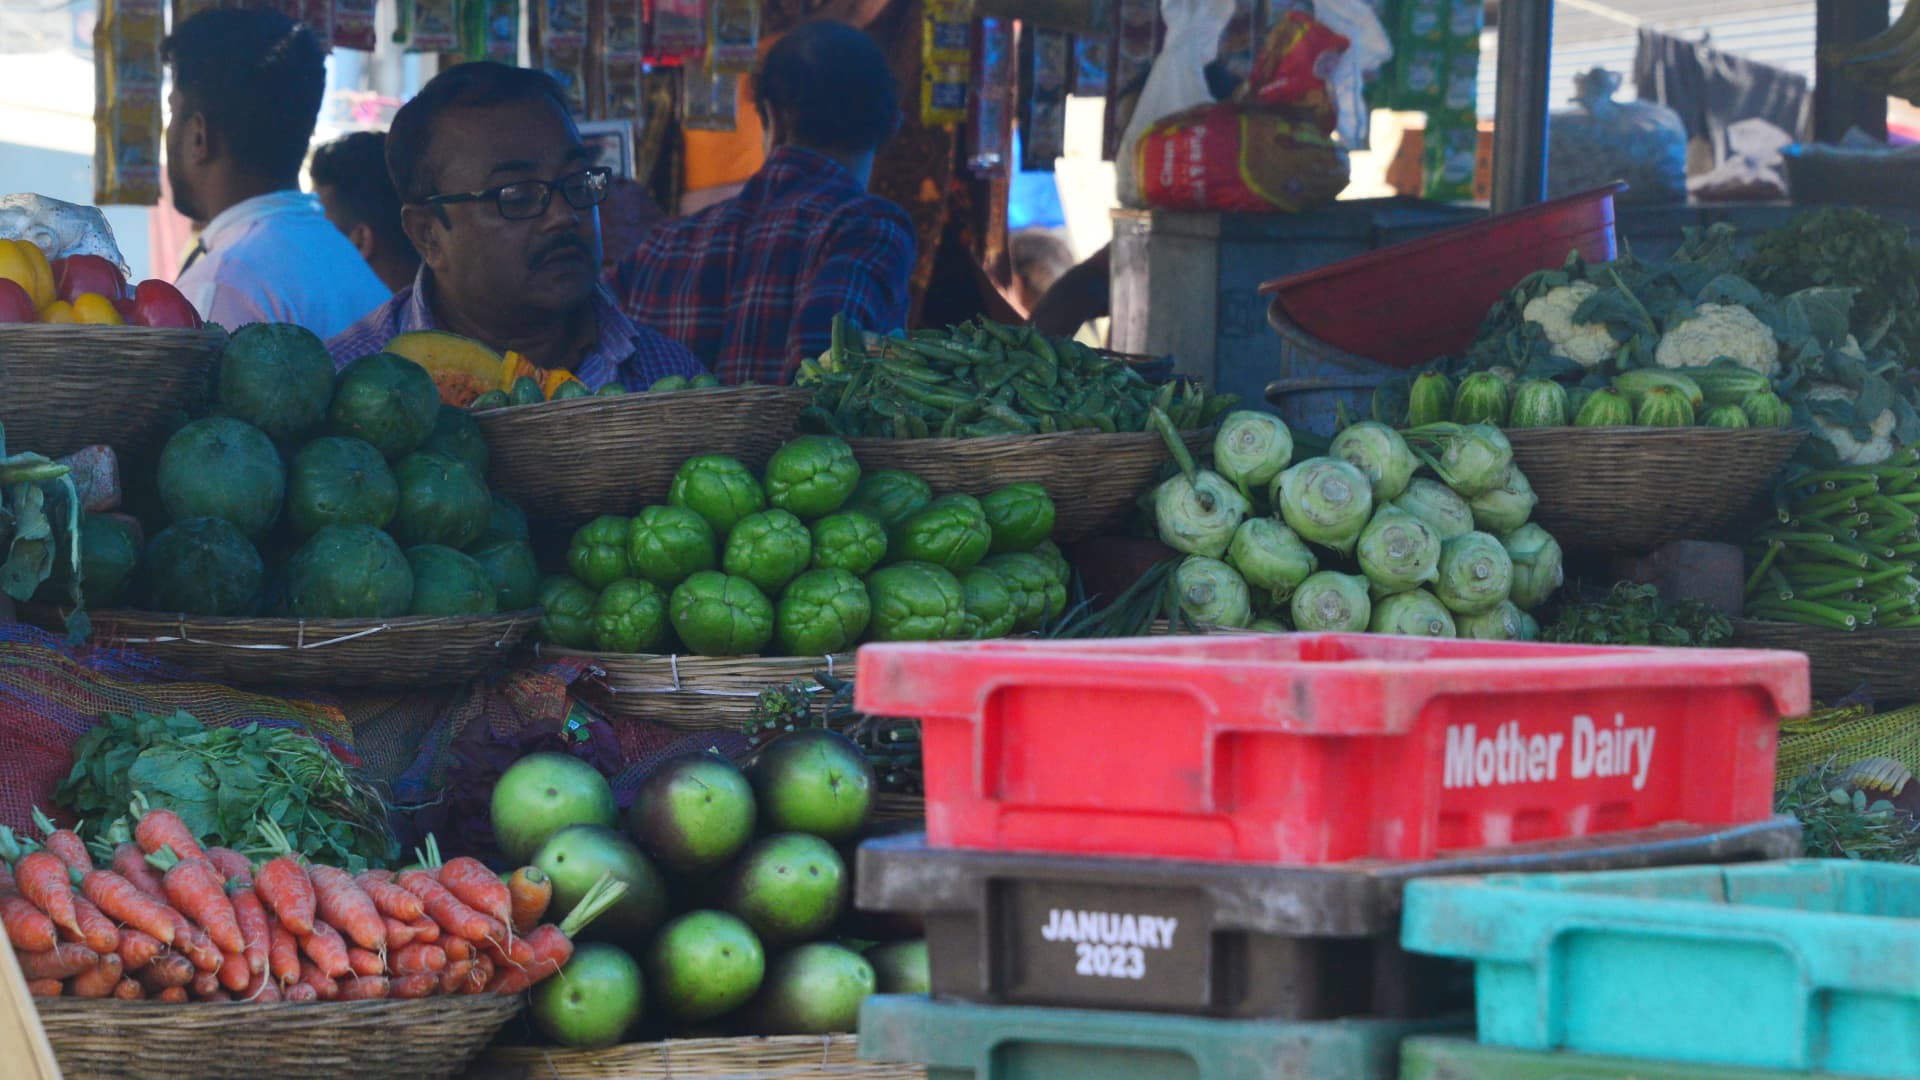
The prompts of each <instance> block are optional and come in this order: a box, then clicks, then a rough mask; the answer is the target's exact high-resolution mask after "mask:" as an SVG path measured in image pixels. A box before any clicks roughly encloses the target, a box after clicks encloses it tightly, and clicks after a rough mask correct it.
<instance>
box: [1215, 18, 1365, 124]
mask: <svg viewBox="0 0 1920 1080" xmlns="http://www.w3.org/2000/svg"><path fill="white" fill-rule="evenodd" d="M1349 44H1350V43H1349V42H1348V41H1347V39H1346V38H1345V37H1344V36H1343V35H1341V34H1339V33H1337V32H1336V31H1334V30H1333V28H1331V27H1329V26H1327V25H1326V24H1325V23H1322V22H1320V21H1319V20H1318V19H1315V18H1313V17H1312V16H1310V15H1308V14H1306V13H1305V12H1300V11H1291V12H1288V13H1287V15H1286V17H1285V18H1283V19H1281V20H1280V21H1279V22H1276V23H1274V25H1273V28H1272V29H1270V30H1268V31H1267V36H1266V40H1265V41H1263V42H1261V44H1260V51H1259V52H1258V53H1257V54H1255V56H1254V60H1253V69H1252V70H1251V71H1249V72H1248V73H1247V80H1246V81H1245V82H1243V83H1241V84H1240V88H1239V90H1237V91H1236V92H1235V93H1234V100H1235V101H1240V102H1246V103H1249V104H1255V105H1273V106H1280V107H1284V108H1288V109H1291V110H1292V111H1294V112H1295V113H1298V114H1299V115H1300V116H1302V117H1303V118H1306V119H1311V120H1313V121H1314V123H1315V124H1316V125H1317V126H1318V127H1319V128H1320V130H1321V131H1323V132H1325V133H1327V134H1329V135H1331V134H1332V133H1333V130H1334V128H1335V126H1336V122H1337V121H1338V119H1339V108H1338V106H1336V105H1335V104H1334V100H1333V88H1332V86H1330V85H1329V84H1328V82H1327V78H1328V76H1329V75H1330V74H1331V73H1332V72H1333V70H1334V69H1335V68H1336V67H1337V66H1338V65H1339V64H1340V62H1341V58H1342V55H1343V54H1344V53H1345V52H1346V51H1347V47H1348V45H1349Z"/></svg>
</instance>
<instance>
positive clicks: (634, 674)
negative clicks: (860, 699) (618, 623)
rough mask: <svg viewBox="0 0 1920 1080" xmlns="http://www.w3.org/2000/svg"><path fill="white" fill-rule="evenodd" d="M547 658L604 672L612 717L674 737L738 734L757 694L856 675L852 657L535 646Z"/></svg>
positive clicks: (606, 708)
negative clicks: (581, 662) (822, 676)
mask: <svg viewBox="0 0 1920 1080" xmlns="http://www.w3.org/2000/svg"><path fill="white" fill-rule="evenodd" d="M536 648H537V651H538V652H539V653H540V654H541V655H543V656H571V657H579V658H582V659H585V660H587V661H588V662H590V663H591V664H592V665H593V666H594V667H595V668H596V669H598V670H599V671H600V672H601V673H602V678H601V680H600V681H601V683H602V684H603V685H604V686H605V688H606V699H605V701H604V702H602V703H600V704H601V706H602V708H603V710H604V711H605V712H606V713H607V715H609V716H612V717H616V718H619V719H622V720H644V721H646V722H648V723H652V724H659V725H660V726H661V727H665V728H671V729H672V730H674V731H685V732H699V731H713V730H716V729H724V730H727V731H740V730H741V729H742V728H743V727H744V726H745V725H746V723H747V720H748V719H749V718H750V717H752V715H753V709H754V705H755V704H756V703H757V701H758V699H759V696H760V691H762V690H765V689H766V688H767V687H769V686H777V685H779V684H781V683H790V682H796V681H798V680H801V679H808V680H811V679H812V678H813V676H814V675H815V674H816V673H818V672H826V673H827V674H830V675H838V676H840V677H842V678H849V679H850V678H852V677H853V654H852V653H839V654H836V655H833V656H658V655H653V654H646V653H599V652H582V651H578V650H574V649H562V648H558V647H556V646H553V645H540V646H537V647H536Z"/></svg>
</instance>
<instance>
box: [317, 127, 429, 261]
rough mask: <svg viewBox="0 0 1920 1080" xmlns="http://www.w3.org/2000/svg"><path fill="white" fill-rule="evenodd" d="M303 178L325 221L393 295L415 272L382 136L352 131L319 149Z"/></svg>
mask: <svg viewBox="0 0 1920 1080" xmlns="http://www.w3.org/2000/svg"><path fill="white" fill-rule="evenodd" d="M307 178H308V179H309V180H310V181H312V183H313V193H314V195H315V196H316V197H317V198H318V199H319V200H320V207H321V209H323V210H324V211H326V215H327V220H328V221H331V222H333V226H334V228H336V229H339V230H340V232H341V233H342V234H343V235H345V236H346V238H347V239H348V240H350V241H352V242H353V248H354V250H355V251H358V252H359V253H360V257H361V258H363V259H365V260H367V266H368V267H369V268H370V269H372V270H373V272H374V274H375V275H376V276H378V277H379V278H380V280H381V282H382V283H384V284H385V285H386V287H387V291H389V292H399V291H400V290H401V289H404V288H406V287H407V286H408V285H410V284H412V282H413V275H414V274H416V273H418V272H419V270H420V253H419V252H417V251H415V250H413V241H411V240H409V239H407V230H406V229H404V228H402V227H401V225H400V194H399V193H398V192H396V191H394V190H393V179H392V178H391V177H389V176H388V175H387V133H386V132H384V131H356V132H354V133H353V134H351V135H345V136H342V137H340V138H338V139H335V140H333V141H332V142H330V143H327V144H326V145H324V146H322V147H320V148H319V149H317V150H315V151H314V152H313V160H312V161H310V162H308V163H307Z"/></svg>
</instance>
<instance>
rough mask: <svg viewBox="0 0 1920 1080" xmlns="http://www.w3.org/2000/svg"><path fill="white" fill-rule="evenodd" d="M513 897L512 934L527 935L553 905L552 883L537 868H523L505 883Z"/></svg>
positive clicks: (516, 871)
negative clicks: (548, 907)
mask: <svg viewBox="0 0 1920 1080" xmlns="http://www.w3.org/2000/svg"><path fill="white" fill-rule="evenodd" d="M507 892H508V893H510V894H511V895H512V896H513V932H514V933H516V934H528V933H532V932H533V928H534V927H536V926H539V925H540V920H541V919H543V918H545V917H546V914H547V905H549V904H551V903H553V881H552V879H550V878H548V877H547V875H546V874H545V873H544V872H543V871H541V869H540V868H539V867H537V866H523V867H521V868H520V869H518V870H515V871H514V872H513V877H512V879H510V880H509V881H508V882H507Z"/></svg>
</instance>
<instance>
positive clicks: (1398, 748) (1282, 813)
mask: <svg viewBox="0 0 1920 1080" xmlns="http://www.w3.org/2000/svg"><path fill="white" fill-rule="evenodd" d="M859 667H860V678H859V681H858V685H857V688H856V690H855V696H854V704H855V707H856V708H858V709H859V710H861V711H862V712H867V713H872V714H876V715H883V716H913V717H919V718H920V719H921V720H922V722H923V731H922V735H921V741H922V754H923V757H924V764H925V774H926V803H927V839H928V842H929V843H930V844H932V845H934V846H937V847H962V848H982V849H987V850H996V851H1040V852H1059V853H1073V854H1087V855H1135V856H1163V857H1167V858H1179V859H1205V860H1215V861H1225V862H1258V863H1301V864H1311V863H1328V862H1343V861H1346V860H1350V859H1363V858H1380V859H1420V858H1428V857H1430V856H1432V855H1434V854H1436V853H1438V852H1443V851H1456V850H1461V849H1465V848H1481V847H1492V846H1498V845H1503V844H1513V843H1523V842H1527V841H1534V840H1547V839H1553V838H1557V837H1563V836H1586V835H1591V834H1595V833H1605V832H1617V831H1621V830H1626V829H1635V828H1644V827H1649V826H1654V825H1661V824H1666V823H1670V822H1687V823H1691V824H1696V825H1720V824H1740V823H1745V822H1752V821H1760V820H1763V819H1765V818H1766V817H1767V816H1768V815H1769V813H1770V812H1771V803H1772V793H1773V759H1774V743H1775V739H1776V737H1777V734H1778V722H1779V719H1780V717H1782V716H1788V715H1794V714H1796V713H1800V712H1804V711H1805V710H1806V708H1807V704H1808V697H1807V660H1806V657H1804V656H1802V655H1800V654H1799V653H1787V652H1756V651H1742V650H1731V649H1699V650H1693V649H1621V648H1600V647H1586V646H1562V645H1528V644H1517V643H1510V642H1484V641H1447V640H1436V639H1432V638H1410V637H1389V636H1384V635H1366V634H1356V635H1343V634H1324V635H1320V634H1287V635H1259V636H1212V635H1208V636H1200V637H1160V638H1137V639H1128V640H1118V641H1086V642H1016V641H999V642H976V643H970V644H959V645H941V644H919V645H905V644H902V645H868V646H865V647H864V648H862V649H861V650H860V654H859ZM1648 747H1650V748H1651V753H1650V754H1648V753H1646V752H1645V751H1646V749H1647V748H1648Z"/></svg>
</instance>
